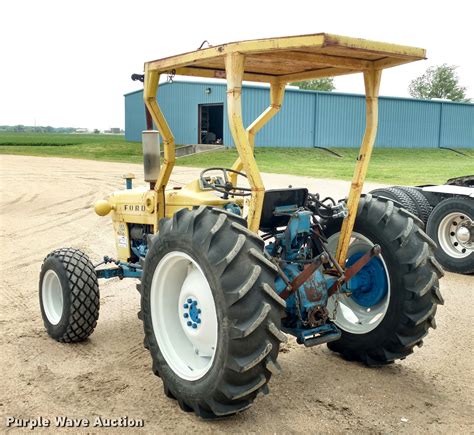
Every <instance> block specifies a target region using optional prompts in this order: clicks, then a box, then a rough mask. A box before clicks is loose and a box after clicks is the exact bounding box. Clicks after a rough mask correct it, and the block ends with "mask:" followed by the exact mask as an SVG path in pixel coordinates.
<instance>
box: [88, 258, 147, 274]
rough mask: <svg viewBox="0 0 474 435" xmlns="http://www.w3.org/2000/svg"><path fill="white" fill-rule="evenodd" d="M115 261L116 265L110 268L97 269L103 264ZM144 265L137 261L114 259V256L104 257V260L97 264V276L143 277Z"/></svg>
mask: <svg viewBox="0 0 474 435" xmlns="http://www.w3.org/2000/svg"><path fill="white" fill-rule="evenodd" d="M107 263H114V264H115V266H116V267H111V268H108V269H97V267H98V266H100V265H101V264H107ZM142 272H143V270H142V267H141V266H140V265H139V264H136V263H125V262H123V261H118V260H114V259H113V258H109V257H104V261H102V262H101V263H99V264H98V265H97V266H96V269H95V273H96V274H97V278H104V279H110V278H120V279H123V278H138V279H140V278H141V277H142Z"/></svg>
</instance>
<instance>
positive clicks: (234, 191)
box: [200, 168, 252, 199]
mask: <svg viewBox="0 0 474 435" xmlns="http://www.w3.org/2000/svg"><path fill="white" fill-rule="evenodd" d="M211 171H221V172H222V175H223V179H224V184H221V183H220V182H219V181H220V180H218V179H216V180H215V181H213V182H211V179H212V178H211V177H210V176H208V177H207V180H206V174H207V173H208V172H211ZM228 172H231V173H232V174H237V175H241V176H242V177H245V178H247V175H245V174H243V173H242V172H239V171H234V170H233V169H229V168H207V169H204V171H202V172H201V175H200V179H201V183H202V185H203V186H204V187H210V188H211V189H212V190H215V191H216V192H220V193H223V194H224V199H227V198H228V197H229V195H232V196H250V195H251V194H252V189H250V188H249V187H240V186H234V185H233V184H232V183H231V181H230V180H229V177H228V175H227V173H228Z"/></svg>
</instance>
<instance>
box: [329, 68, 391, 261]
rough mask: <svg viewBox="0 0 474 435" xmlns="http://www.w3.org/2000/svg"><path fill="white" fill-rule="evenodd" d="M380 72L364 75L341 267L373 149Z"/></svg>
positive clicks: (338, 256) (340, 247)
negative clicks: (358, 140)
mask: <svg viewBox="0 0 474 435" xmlns="http://www.w3.org/2000/svg"><path fill="white" fill-rule="evenodd" d="M381 75H382V71H381V70H376V69H372V70H370V71H367V72H365V73H364V84H365V100H366V111H365V133H364V137H363V139H362V144H361V147H360V150H359V156H358V158H357V163H356V167H355V171H354V176H353V178H352V184H351V189H350V191H349V197H348V199H347V208H348V211H349V214H348V216H347V217H346V218H345V219H344V221H343V222H342V228H341V235H340V237H339V241H338V245H337V251H336V259H337V261H338V263H339V264H340V265H341V266H344V265H345V262H346V256H347V251H348V249H349V243H350V239H351V235H352V230H353V228H354V222H355V218H356V215H357V208H358V206H359V200H360V195H361V193H362V188H363V186H364V181H365V176H366V174H367V169H368V166H369V161H370V156H371V154H372V149H373V147H374V142H375V136H376V134H377V123H378V93H379V87H380V79H381Z"/></svg>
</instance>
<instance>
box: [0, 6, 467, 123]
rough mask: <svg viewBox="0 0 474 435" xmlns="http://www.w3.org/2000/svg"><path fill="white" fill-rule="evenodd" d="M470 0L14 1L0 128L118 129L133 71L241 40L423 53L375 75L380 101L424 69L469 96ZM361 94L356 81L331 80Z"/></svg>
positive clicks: (0, 76) (400, 92) (2, 27)
mask: <svg viewBox="0 0 474 435" xmlns="http://www.w3.org/2000/svg"><path fill="white" fill-rule="evenodd" d="M473 12H474V2H472V1H469V0H458V1H451V2H446V1H439V0H432V1H426V0H418V1H417V0H411V1H406V0H396V1H395V0H394V1H383V0H378V1H371V0H357V1H355V0H353V1H346V0H330V1H329V0H326V1H324V2H323V1H319V0H312V1H298V0H292V1H289V2H283V1H279V0H271V1H267V0H252V1H248V0H238V1H235V2H230V1H225V0H220V1H214V0H200V1H180V0H173V1H151V0H133V1H131V0H127V1H122V0H115V1H108V0H81V1H76V0H68V1H65V0H62V1H57V0H41V1H39V0H13V1H6V0H2V1H1V2H0V44H1V45H0V53H1V54H0V125H4V124H6V125H16V124H24V125H35V123H36V125H51V126H54V127H69V126H71V127H77V128H79V127H84V128H90V129H94V128H98V129H101V130H103V129H108V128H111V127H121V128H123V126H124V97H123V95H124V94H125V93H127V92H131V91H134V90H137V89H140V87H141V84H139V83H137V82H132V81H131V79H130V75H131V74H132V73H141V72H142V71H143V63H144V62H146V61H149V60H153V59H159V58H163V57H166V56H171V55H174V54H179V53H182V52H187V51H193V50H195V49H197V48H198V47H199V46H200V45H201V43H202V41H204V40H208V41H209V42H210V43H211V44H212V45H218V44H221V43H226V42H232V41H239V40H244V39H254V38H267V37H277V36H289V35H301V34H310V33H319V32H327V33H335V34H340V35H345V36H353V37H360V38H366V39H373V40H379V41H384V42H392V43H397V44H403V45H412V46H416V47H422V48H425V49H426V50H427V57H428V60H425V61H419V62H415V63H411V64H408V65H404V66H400V67H396V68H393V69H388V70H385V71H384V73H383V74H382V83H381V88H380V94H381V95H386V96H401V97H407V96H409V95H408V85H409V83H410V81H411V80H412V79H413V78H415V77H417V76H419V75H421V74H423V73H424V72H425V70H426V68H428V67H429V66H432V65H439V64H442V63H447V64H453V65H457V66H458V67H459V68H458V75H459V79H460V84H461V85H463V86H466V87H467V95H468V97H471V98H472V97H474V56H473V54H472V53H473V51H472V42H474V37H473V34H472V26H473V25H474V21H473V16H474V13H473ZM335 84H336V91H340V92H355V93H363V80H362V76H361V75H359V74H357V75H352V76H346V77H339V78H336V80H335Z"/></svg>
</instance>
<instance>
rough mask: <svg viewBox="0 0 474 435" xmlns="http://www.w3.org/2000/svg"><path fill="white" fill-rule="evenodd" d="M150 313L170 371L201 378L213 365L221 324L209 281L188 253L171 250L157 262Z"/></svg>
mask: <svg viewBox="0 0 474 435" xmlns="http://www.w3.org/2000/svg"><path fill="white" fill-rule="evenodd" d="M150 314H151V318H152V325H153V332H154V334H155V337H156V340H157V343H158V346H159V347H160V351H161V353H162V355H163V357H164V359H165V360H166V362H167V364H168V366H169V367H170V368H171V370H173V372H175V373H176V374H177V375H178V376H179V377H180V378H182V379H185V380H188V381H196V380H198V379H201V378H202V377H203V376H204V375H205V374H206V373H207V372H208V371H209V370H210V368H211V367H212V364H213V362H214V357H215V354H216V347H217V336H218V321H217V313H216V306H215V302H214V296H213V294H212V290H211V288H210V285H209V282H208V281H207V278H206V277H205V275H204V273H203V271H202V269H201V267H200V266H199V264H198V263H197V262H196V261H195V260H194V259H193V258H191V257H190V256H189V255H188V254H186V253H184V252H181V251H172V252H169V253H168V254H166V255H165V256H164V257H163V258H162V259H161V260H160V262H159V263H158V266H157V267H156V269H155V272H154V274H153V279H152V283H151V289H150Z"/></svg>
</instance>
